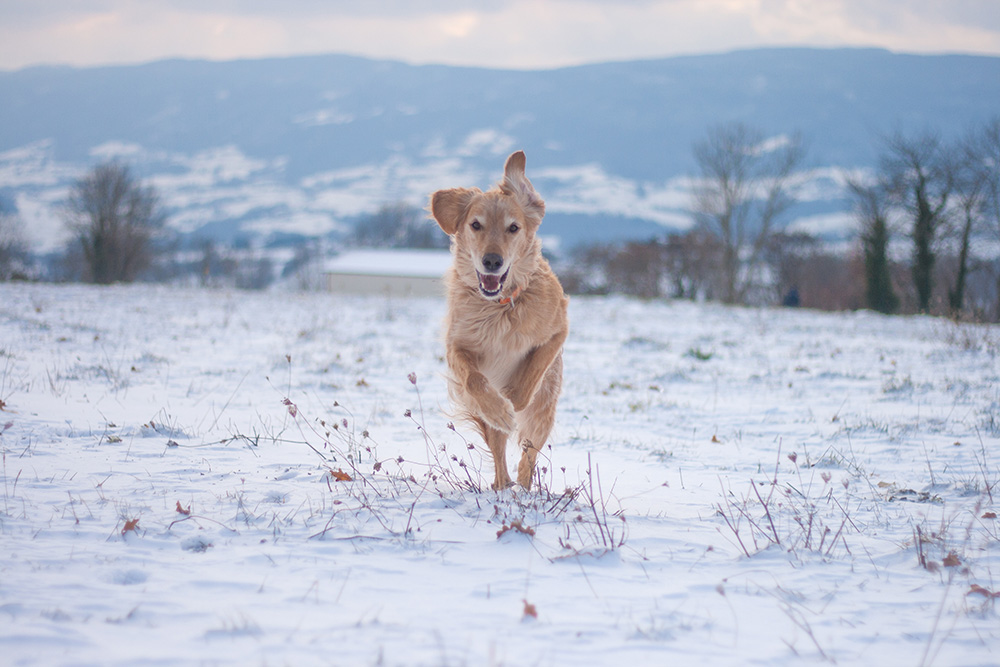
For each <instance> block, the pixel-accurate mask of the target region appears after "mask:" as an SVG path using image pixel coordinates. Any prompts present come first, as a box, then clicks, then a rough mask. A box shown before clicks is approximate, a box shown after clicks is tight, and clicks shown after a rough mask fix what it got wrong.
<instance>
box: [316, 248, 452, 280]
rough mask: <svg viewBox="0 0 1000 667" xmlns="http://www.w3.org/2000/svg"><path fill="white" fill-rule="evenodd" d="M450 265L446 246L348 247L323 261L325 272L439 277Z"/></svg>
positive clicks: (449, 255)
mask: <svg viewBox="0 0 1000 667" xmlns="http://www.w3.org/2000/svg"><path fill="white" fill-rule="evenodd" d="M450 266H451V253H450V252H448V251H447V250H416V249H396V248H371V249H359V250H348V251H346V252H343V253H341V254H339V255H337V256H336V257H332V258H330V259H329V260H327V261H326V263H325V264H324V265H323V270H324V272H326V273H337V274H346V275H356V276H404V277H409V278H440V277H442V276H443V275H444V274H445V272H446V271H447V270H448V268H449V267H450Z"/></svg>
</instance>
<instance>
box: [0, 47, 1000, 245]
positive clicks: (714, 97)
mask: <svg viewBox="0 0 1000 667" xmlns="http://www.w3.org/2000/svg"><path fill="white" fill-rule="evenodd" d="M0 99H2V100H3V101H4V102H3V104H0V196H6V197H9V198H12V199H14V200H15V201H16V203H17V205H18V207H19V208H20V210H21V213H22V216H23V217H24V218H25V220H26V222H27V223H28V224H27V226H28V233H29V235H30V236H31V238H32V241H33V243H34V244H35V246H36V247H37V248H39V249H52V248H54V247H58V246H60V245H61V244H62V243H63V242H64V240H65V235H64V233H63V231H62V229H61V227H60V225H59V223H58V220H57V216H56V215H55V211H56V208H55V207H56V205H57V203H58V202H59V201H60V200H61V199H62V198H63V197H64V196H65V193H66V188H67V186H68V184H69V183H70V182H72V180H73V179H74V178H75V177H77V176H79V175H80V174H81V173H82V170H84V169H85V168H86V167H88V166H90V165H92V164H93V163H95V162H96V161H98V160H102V159H107V158H109V157H120V158H122V159H124V160H126V161H128V162H130V163H132V164H134V165H135V167H136V169H137V171H138V172H139V173H140V174H141V175H143V176H144V177H148V178H150V179H151V180H152V182H153V183H154V184H155V185H156V186H157V188H158V189H159V190H160V192H161V194H162V195H163V199H164V202H165V203H166V204H167V205H168V207H169V208H170V210H171V213H172V218H171V224H172V225H173V226H174V227H175V228H176V229H177V230H179V231H180V232H182V233H184V234H191V235H195V236H200V237H209V238H218V239H229V240H231V239H233V238H234V237H237V236H253V237H258V238H264V239H266V238H267V237H269V236H271V235H274V234H300V235H305V236H314V235H321V234H325V233H328V232H331V231H336V230H338V229H343V228H344V227H345V226H347V225H350V224H351V223H352V222H353V221H354V220H356V219H357V217H358V216H359V215H361V214H364V213H370V212H372V211H374V210H375V209H376V208H378V206H379V205H381V204H384V203H387V202H395V201H399V200H403V201H406V202H409V203H411V204H414V205H416V206H420V207H422V206H423V205H424V204H425V202H426V196H427V193H428V192H431V191H433V190H435V189H437V188H440V187H451V186H455V185H478V186H481V187H485V186H488V185H490V184H491V183H493V182H494V181H495V180H496V179H497V178H498V176H499V170H500V167H501V165H502V163H503V158H504V157H505V156H506V155H507V154H508V153H509V152H510V151H512V150H514V149H516V148H521V149H524V150H525V151H526V152H527V154H528V165H529V167H528V168H529V175H530V176H531V178H532V179H533V181H534V182H535V185H536V187H537V188H538V190H539V191H540V192H541V193H543V195H544V196H545V197H546V199H547V202H548V204H549V207H548V212H549V215H548V218H547V222H546V225H547V234H549V235H554V236H557V237H559V238H561V239H562V240H563V241H564V243H565V244H566V245H573V244H575V243H577V242H580V241H585V240H590V241H593V240H604V239H609V238H618V239H621V238H648V237H649V236H651V235H652V234H653V233H654V232H656V231H657V230H661V231H662V230H663V229H665V228H666V229H677V228H685V227H686V226H687V225H689V224H690V222H689V216H688V215H687V207H688V205H689V196H688V187H687V184H686V183H687V180H686V179H687V178H688V177H690V175H691V173H692V169H693V162H692V156H691V147H692V143H693V142H694V141H696V140H699V139H701V138H703V137H704V135H705V134H706V132H707V130H708V128H709V127H711V126H713V125H716V124H719V123H724V122H727V121H733V120H739V121H742V122H745V123H747V124H749V125H752V126H755V127H759V128H761V129H762V130H763V131H764V132H765V133H766V134H767V135H768V136H771V137H780V136H783V135H789V134H791V133H794V132H801V134H802V136H803V138H804V140H805V142H806V144H807V146H808V160H807V166H808V170H807V171H806V172H805V173H804V174H802V180H803V182H804V184H805V186H806V187H805V188H804V190H803V194H804V199H805V201H804V203H803V204H802V205H801V206H800V207H799V208H798V209H796V211H795V212H794V215H795V216H796V217H797V218H799V219H800V224H801V226H802V227H803V228H805V229H808V230H810V231H813V232H817V233H820V234H824V235H830V236H834V237H836V236H837V235H841V236H842V235H843V234H844V233H845V227H846V226H848V225H849V221H848V218H847V216H846V215H845V214H844V209H845V203H844V200H843V189H842V185H843V174H844V170H850V169H855V168H858V167H865V166H869V165H871V164H872V161H873V159H874V156H875V154H876V142H877V141H878V138H879V136H880V135H881V134H884V133H887V132H891V131H893V130H896V129H900V130H903V131H911V130H924V129H927V128H932V129H937V130H940V131H941V132H942V133H943V135H945V136H946V137H951V136H954V135H957V134H961V133H962V132H964V131H965V130H966V129H968V128H969V127H970V126H972V125H975V124H979V123H982V122H984V121H986V120H987V119H988V118H989V117H991V116H992V115H994V114H995V113H996V110H997V108H998V107H1000V58H990V57H967V56H907V55H895V54H891V53H888V52H885V51H877V50H856V49H855V50H809V49H776V50H757V51H743V52H737V53H732V54H725V55H713V56H687V57H676V58H669V59H664V60H655V61H641V62H627V63H612V64H602V65H590V66H584V67H573V68H566V69H557V70H547V71H502V70H484V69H468V68H456V67H443V66H421V67H416V66H409V65H405V64H402V63H397V62H382V61H372V60H365V59H360V58H349V57H345V56H321V57H309V58H290V59H273V60H261V61H237V62H223V63H215V62H198V61H165V62H158V63H152V64H148V65H142V66H129V67H104V68H89V69H71V68H54V67H47V68H46V67H43V68H29V69H25V70H21V71H16V72H0ZM609 222H610V223H611V224H609Z"/></svg>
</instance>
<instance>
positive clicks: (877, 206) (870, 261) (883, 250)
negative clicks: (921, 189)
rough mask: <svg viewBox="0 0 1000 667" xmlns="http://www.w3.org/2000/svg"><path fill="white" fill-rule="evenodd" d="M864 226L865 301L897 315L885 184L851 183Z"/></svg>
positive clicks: (862, 244) (857, 213)
mask: <svg viewBox="0 0 1000 667" xmlns="http://www.w3.org/2000/svg"><path fill="white" fill-rule="evenodd" d="M847 187H848V190H849V191H850V192H851V195H852V197H853V198H854V211H855V215H856V216H857V218H858V222H859V223H860V226H861V252H862V255H863V257H864V262H865V301H866V302H867V304H868V307H869V308H871V309H872V310H875V311H878V312H880V313H887V314H889V313H894V312H896V309H897V308H898V307H899V297H898V296H896V293H895V291H894V290H893V288H892V271H891V268H890V265H889V213H890V208H891V206H890V203H889V189H888V186H887V185H886V183H885V182H884V181H879V182H876V183H874V184H865V183H863V182H861V181H860V180H856V179H852V180H849V181H848V183H847Z"/></svg>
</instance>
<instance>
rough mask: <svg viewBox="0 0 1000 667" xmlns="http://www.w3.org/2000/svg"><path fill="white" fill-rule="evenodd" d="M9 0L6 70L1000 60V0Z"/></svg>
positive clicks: (2, 44) (1, 48)
mask: <svg viewBox="0 0 1000 667" xmlns="http://www.w3.org/2000/svg"><path fill="white" fill-rule="evenodd" d="M80 4H81V3H78V2H72V1H70V0H63V1H59V0H50V1H47V2H38V0H5V1H4V3H3V5H2V7H0V67H2V68H5V69H11V68H17V67H22V66H24V65H28V64H33V63H70V64H77V65H90V64H98V63H120V62H142V61H149V60H155V59H160V58H165V57H178V56H180V57H194V58H209V59H232V58H245V57H264V56H286V55H295V54H305V53H332V52H338V53H352V54H357V55H365V56H369V57H376V58H391V59H399V60H404V61H408V62H414V63H431V62H434V63H446V64H454V65H473V66H489V67H511V68H541V67H557V66H563V65H572V64H579V63H584V62H595V61H606V60H624V59H636V58H651V57H662V56H668V55H675V54H682V53H704V52H713V51H727V50H732V49H737V48H746V47H754V46H763V45H808V46H882V47H885V48H890V49H894V50H898V51H910V52H941V51H958V52H979V53H991V54H1000V12H997V11H996V0H956V1H953V2H948V3H942V2H938V1H935V0H906V1H904V0H888V1H884V2H882V1H880V2H877V3H875V2H871V1H870V0H864V1H862V0H827V1H825V2H822V3H803V2H801V1H800V0H493V1H491V2H486V1H482V0H477V1H474V2H461V1H459V0H387V1H383V2H377V3H375V2H369V3H364V2H356V1H353V0H352V1H344V0H334V1H324V0H297V1H292V2H285V3H274V2H270V1H265V0H249V1H247V0H240V1H237V0H149V1H148V2H143V3H135V2H131V1H128V0H93V1H91V2H88V3H86V6H85V8H81V6H80Z"/></svg>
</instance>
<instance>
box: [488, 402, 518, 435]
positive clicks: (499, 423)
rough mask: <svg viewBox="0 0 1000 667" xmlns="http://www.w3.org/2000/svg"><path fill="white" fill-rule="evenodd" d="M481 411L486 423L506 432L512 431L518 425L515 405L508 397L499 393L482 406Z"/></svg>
mask: <svg viewBox="0 0 1000 667" xmlns="http://www.w3.org/2000/svg"><path fill="white" fill-rule="evenodd" d="M480 412H481V414H482V416H483V419H484V420H486V423H487V424H489V425H490V426H492V427H493V428H495V429H497V430H498V431H503V432H504V433H511V432H513V431H514V428H515V427H516V424H517V423H516V421H515V418H514V406H513V404H511V402H510V401H508V400H507V399H506V398H504V397H502V396H500V395H497V396H496V398H495V399H494V400H492V401H489V402H488V403H487V404H486V405H481V406H480Z"/></svg>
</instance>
